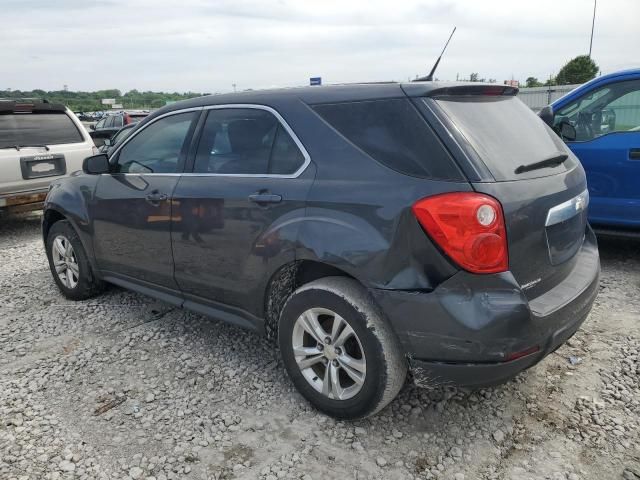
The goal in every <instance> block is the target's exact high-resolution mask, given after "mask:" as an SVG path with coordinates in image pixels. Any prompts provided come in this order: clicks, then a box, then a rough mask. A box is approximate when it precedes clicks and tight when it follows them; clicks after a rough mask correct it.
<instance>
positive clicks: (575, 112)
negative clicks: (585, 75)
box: [540, 69, 640, 234]
mask: <svg viewBox="0 0 640 480" xmlns="http://www.w3.org/2000/svg"><path fill="white" fill-rule="evenodd" d="M540 116H541V117H542V118H543V119H544V120H545V121H546V122H547V123H548V124H549V125H550V126H552V127H553V129H554V130H555V131H556V132H557V133H559V134H560V135H561V137H562V138H563V139H564V141H565V142H566V143H567V145H568V146H569V148H570V149H571V150H572V151H573V153H575V154H576V156H577V157H578V158H579V159H580V161H581V162H582V165H583V166H584V169H585V171H586V173H587V183H588V186H589V194H590V197H591V199H590V205H589V222H590V223H591V224H592V225H593V226H594V227H596V228H597V229H598V230H600V231H604V232H606V231H610V232H613V233H622V234H624V233H632V234H637V233H640V69H634V70H625V71H621V72H616V73H612V74H609V75H603V76H601V77H598V78H595V79H593V80H591V81H590V82H588V83H585V84H584V85H581V86H580V87H578V88H576V89H575V90H573V91H571V92H569V93H568V94H567V95H565V96H564V97H562V98H560V99H558V100H556V101H555V102H554V103H552V104H551V105H550V107H547V108H545V109H543V111H541V112H540Z"/></svg>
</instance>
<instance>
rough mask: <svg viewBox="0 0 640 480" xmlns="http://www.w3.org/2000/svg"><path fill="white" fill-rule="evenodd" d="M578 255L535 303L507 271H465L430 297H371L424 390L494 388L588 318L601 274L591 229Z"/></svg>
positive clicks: (393, 294)
mask: <svg viewBox="0 0 640 480" xmlns="http://www.w3.org/2000/svg"><path fill="white" fill-rule="evenodd" d="M578 255H580V257H581V258H579V261H578V262H576V266H575V268H574V271H572V274H571V275H569V276H568V277H567V279H565V281H563V282H562V283H561V284H559V285H558V286H556V287H555V288H553V289H552V290H550V291H549V292H547V293H545V294H544V295H542V296H540V297H538V298H536V299H532V300H531V301H528V300H527V298H526V297H525V295H524V294H523V293H522V290H521V288H520V286H519V285H518V283H517V282H516V280H515V279H514V278H513V276H512V275H511V274H510V273H508V272H506V273H502V274H497V275H487V276H480V275H472V274H469V273H466V272H459V273H458V274H456V275H454V276H453V277H452V278H450V279H449V280H447V281H446V282H444V283H443V284H441V285H440V286H439V287H438V288H436V290H434V291H433V292H430V293H412V292H406V291H403V292H400V291H391V290H380V289H373V290H372V294H373V295H374V297H375V298H376V300H377V301H378V303H379V305H380V306H381V307H382V309H383V310H384V312H385V313H386V315H387V317H388V318H389V320H390V322H391V325H392V326H393V328H394V330H395V332H396V334H397V336H398V338H399V339H400V342H401V343H402V346H403V347H404V349H405V351H406V353H407V355H408V357H409V359H410V366H411V369H412V371H413V374H414V378H415V380H416V383H417V384H418V385H427V384H428V385H434V384H453V385H462V386H486V385H495V384H498V383H502V382H504V381H506V380H508V379H509V378H511V377H513V376H514V375H516V374H517V373H518V372H520V371H522V370H524V369H526V368H529V367H531V366H533V365H535V364H536V363H537V362H539V361H540V360H542V359H543V358H544V357H545V356H546V355H548V354H549V353H551V352H553V351H554V350H555V349H557V348H558V347H559V346H560V345H562V344H563V343H564V342H565V341H566V340H567V339H569V338H570V337H571V336H572V335H573V334H574V333H575V332H576V331H577V330H578V328H579V327H580V325H581V324H582V323H583V322H584V320H585V319H586V317H587V316H588V314H589V312H590V310H591V306H592V305H593V302H594V300H595V297H596V295H597V293H598V285H599V275H600V263H599V258H598V250H597V246H596V243H595V236H594V235H593V232H591V231H588V233H587V238H586V240H585V243H584V245H583V247H582V249H581V250H580V252H579V253H578ZM536 348H537V350H536V351H535V352H533V353H530V354H528V355H525V356H522V357H520V358H517V359H514V360H510V358H513V356H514V354H517V353H518V352H524V351H527V350H529V351H531V350H530V349H536Z"/></svg>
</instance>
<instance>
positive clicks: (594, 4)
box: [589, 0, 598, 58]
mask: <svg viewBox="0 0 640 480" xmlns="http://www.w3.org/2000/svg"><path fill="white" fill-rule="evenodd" d="M597 3H598V0H593V20H592V21H591V40H589V58H591V47H592V46H593V27H594V26H595V25H596V4H597Z"/></svg>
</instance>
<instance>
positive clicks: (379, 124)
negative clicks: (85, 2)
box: [43, 82, 600, 418]
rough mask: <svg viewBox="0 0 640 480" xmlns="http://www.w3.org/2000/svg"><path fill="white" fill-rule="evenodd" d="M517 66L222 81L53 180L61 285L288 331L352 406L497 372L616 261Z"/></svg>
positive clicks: (340, 410)
mask: <svg viewBox="0 0 640 480" xmlns="http://www.w3.org/2000/svg"><path fill="white" fill-rule="evenodd" d="M516 94H517V89H515V88H512V87H507V86H501V85H495V84H494V85H484V84H473V85H468V84H460V83H450V84H445V83H438V82H415V83H410V84H398V83H385V84H364V85H343V86H326V87H306V88H295V89H283V90H271V91H261V92H244V93H238V94H235V93H234V94H225V95H216V96H207V97H201V98H196V99H191V100H186V101H183V102H178V103H175V104H172V105H169V106H166V107H164V108H162V109H160V110H158V111H156V112H154V113H152V114H151V115H149V116H148V117H147V118H145V119H144V120H142V121H141V122H140V123H139V124H138V126H136V127H135V129H134V130H133V132H132V133H131V134H130V135H129V136H128V137H127V138H126V139H125V140H123V141H120V142H118V143H117V144H116V145H114V147H113V149H112V150H111V153H110V155H109V156H108V157H107V155H104V154H101V155H94V156H92V157H88V158H87V159H85V162H84V165H83V172H78V173H75V174H73V175H72V176H70V177H69V178H65V179H62V180H58V181H56V182H54V184H53V185H52V187H51V189H50V191H49V194H48V196H47V199H46V202H45V212H44V220H43V236H44V241H45V246H46V252H47V255H48V258H49V265H50V268H51V272H52V275H53V278H54V280H55V282H56V284H57V285H58V287H59V289H60V290H61V291H62V293H63V294H64V295H65V296H66V297H67V298H70V299H74V300H82V299H86V298H89V297H91V296H93V295H96V294H98V293H99V292H100V291H101V289H102V288H103V287H104V285H105V284H106V283H110V284H116V285H119V286H121V287H124V288H127V289H130V290H134V291H137V292H140V293H143V294H146V295H149V296H152V297H155V298H158V299H160V300H163V301H165V302H168V303H170V304H173V305H176V306H180V307H183V308H186V309H189V310H192V311H195V312H199V313H201V314H205V315H208V316H211V317H215V318H218V319H222V320H224V321H227V322H231V323H233V324H236V325H239V326H241V327H245V328H248V329H251V330H254V331H257V332H260V333H262V334H264V335H266V336H267V337H269V338H273V339H274V340H277V343H278V345H279V350H280V354H281V357H282V361H283V364H284V367H285V368H286V370H287V372H288V374H289V376H290V378H291V380H292V382H293V384H294V385H295V386H296V387H297V389H298V390H299V391H300V392H301V394H302V395H303V396H304V397H305V398H306V399H308V401H309V402H311V403H312V404H313V405H314V406H315V407H316V408H318V409H319V410H321V411H323V412H326V413H327V414H329V415H332V416H334V417H337V418H359V417H365V416H368V415H372V414H374V413H376V412H378V411H379V410H380V409H382V408H383V407H384V406H385V405H387V404H388V403H389V402H390V401H391V400H392V399H393V398H394V397H395V396H396V394H397V393H398V391H399V390H400V388H401V387H402V385H403V383H404V381H405V378H406V376H407V372H408V371H410V372H411V376H412V378H413V379H414V381H415V382H416V383H417V384H418V385H420V386H424V385H438V384H445V385H446V384H451V385H465V386H470V387H478V386H485V385H495V384H498V383H501V382H504V381H506V380H508V379H509V378H511V377H513V376H514V375H516V374H517V373H518V372H520V371H522V370H524V369H526V368H529V367H531V366H532V365H534V364H536V363H537V362H538V361H540V360H541V359H542V358H544V357H545V356H546V355H547V354H549V353H550V352H552V351H553V350H555V349H556V348H558V347H559V346H560V345H561V344H562V343H563V342H565V341H566V340H567V339H568V338H569V337H571V336H572V335H573V334H574V333H575V331H576V330H577V329H578V328H579V326H580V325H581V323H582V322H583V321H584V320H585V317H586V316H587V314H588V313H589V310H590V309H591V305H592V303H593V301H594V298H595V296H596V293H597V290H598V279H599V272H600V264H599V257H598V249H597V245H596V239H595V237H594V235H593V232H592V230H591V228H590V227H589V225H588V224H587V206H588V202H589V196H588V193H587V189H586V182H585V174H584V171H583V169H582V167H581V165H580V163H579V162H578V161H577V160H576V157H575V156H574V155H573V154H572V153H571V151H569V150H568V149H567V147H566V146H565V145H564V143H563V142H562V140H561V139H560V138H559V137H557V136H556V135H555V134H554V133H553V131H552V130H551V129H550V128H549V127H548V126H547V125H546V124H545V123H544V122H543V121H541V120H540V119H539V118H538V117H537V116H536V115H535V114H534V113H533V112H532V111H530V110H529V109H528V108H527V107H526V106H525V105H524V104H523V103H522V102H521V101H520V100H519V99H518V98H517V97H516Z"/></svg>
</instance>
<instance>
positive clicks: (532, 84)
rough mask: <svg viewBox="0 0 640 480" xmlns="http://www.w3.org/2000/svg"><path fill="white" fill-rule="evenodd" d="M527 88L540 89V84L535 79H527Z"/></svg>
mask: <svg viewBox="0 0 640 480" xmlns="http://www.w3.org/2000/svg"><path fill="white" fill-rule="evenodd" d="M526 84H527V87H542V83H541V82H540V81H538V79H537V78H536V77H527V80H526Z"/></svg>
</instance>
